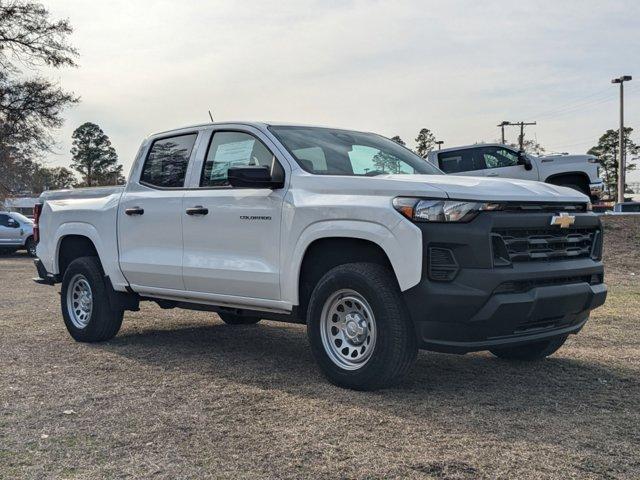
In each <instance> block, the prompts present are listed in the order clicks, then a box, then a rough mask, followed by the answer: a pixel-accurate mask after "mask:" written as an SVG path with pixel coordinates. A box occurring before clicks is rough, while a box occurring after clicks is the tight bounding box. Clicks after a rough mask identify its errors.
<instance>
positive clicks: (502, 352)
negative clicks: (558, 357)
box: [491, 336, 567, 361]
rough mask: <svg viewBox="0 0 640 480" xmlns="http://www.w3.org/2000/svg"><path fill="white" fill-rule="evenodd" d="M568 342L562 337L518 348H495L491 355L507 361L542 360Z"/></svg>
mask: <svg viewBox="0 0 640 480" xmlns="http://www.w3.org/2000/svg"><path fill="white" fill-rule="evenodd" d="M566 341H567V337H566V336H562V337H556V338H552V339H551V340H542V341H540V342H535V343H528V344H526V345H520V346H518V347H506V348H495V349H493V350H491V353H493V354H494V355H495V356H496V357H499V358H503V359H505V360H528V361H531V360H540V359H542V358H545V357H548V356H549V355H552V354H554V353H555V352H557V351H558V350H559V349H560V347H562V345H564V342H566Z"/></svg>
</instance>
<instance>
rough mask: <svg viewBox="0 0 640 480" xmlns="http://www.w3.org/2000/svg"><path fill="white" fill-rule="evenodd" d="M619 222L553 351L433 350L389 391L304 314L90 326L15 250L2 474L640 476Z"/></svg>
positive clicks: (629, 227) (634, 235) (148, 315)
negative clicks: (315, 340)
mask: <svg viewBox="0 0 640 480" xmlns="http://www.w3.org/2000/svg"><path fill="white" fill-rule="evenodd" d="M606 223H607V250H606V262H605V263H606V264H607V268H608V270H607V275H608V277H607V281H608V283H609V284H610V296H609V299H608V301H607V304H606V305H605V307H604V308H601V309H599V310H597V311H596V312H595V313H594V315H593V317H592V320H591V322H590V323H588V324H587V326H586V327H585V329H584V330H583V332H582V333H581V334H580V335H578V336H574V337H572V338H571V339H570V340H569V342H568V343H567V345H566V346H565V347H564V348H563V349H561V350H560V351H559V352H558V353H557V354H556V355H555V356H553V357H551V358H549V359H547V360H546V361H543V362H540V363H538V364H520V363H507V362H505V361H501V360H498V359H495V358H493V357H492V356H491V355H489V354H487V353H479V354H472V355H466V356H450V355H443V354H435V353H427V352H421V353H420V354H419V356H418V361H417V364H416V368H415V369H414V371H413V373H412V374H411V375H410V377H409V379H408V380H407V381H406V382H405V383H404V384H403V385H401V386H400V387H397V388H395V389H392V390H386V391H382V392H375V393H361V392H353V391H346V390H341V389H339V388H336V387H333V386H331V385H329V384H328V383H327V382H326V381H325V380H324V379H323V378H322V377H321V376H320V374H319V373H318V370H317V369H316V368H315V365H314V363H313V359H312V358H311V354H310V352H309V347H308V344H307V340H306V336H305V330H304V328H303V327H301V326H294V325H286V324H278V323H274V322H265V321H263V322H261V323H260V324H258V325H254V326H236V327H234V326H227V325H224V324H223V323H222V322H221V321H220V320H219V319H218V318H217V317H216V316H215V315H214V314H211V313H205V312H189V311H180V310H168V311H165V310H161V309H159V308H158V307H156V306H154V305H152V304H150V303H144V304H143V306H142V309H141V311H140V312H135V313H131V312H129V313H127V314H126V315H125V323H124V325H123V328H122V330H121V331H120V334H119V335H118V336H117V337H116V338H115V339H114V340H112V341H111V342H109V343H105V344H100V345H86V344H79V343H75V342H74V341H72V339H71V338H70V337H69V336H68V334H67V332H66V330H65V328H64V325H63V323H62V320H61V316H60V312H59V296H58V291H59V287H56V288H51V287H47V286H41V285H36V284H34V283H33V282H32V281H31V277H32V276H34V274H35V271H34V269H33V267H32V264H31V261H30V259H29V258H27V257H26V256H25V255H21V254H16V255H13V256H11V257H2V258H0V478H7V479H10V478H38V479H39V478H92V479H95V478H149V477H153V478H178V477H179V478H203V477H218V478H220V477H225V478H226V477H234V478H267V477H268V478H389V477H398V478H451V479H474V478H505V479H507V478H509V479H513V478H563V479H564V478H580V479H582V478H625V479H627V478H640V455H639V452H640V430H639V425H640V358H639V356H640V328H638V327H639V325H640V258H639V257H640V253H639V252H640V222H638V221H635V220H633V221H632V220H628V219H620V218H615V219H607V222H606ZM632 245H633V247H632ZM634 248H635V251H634V250H633V249H634ZM631 273H635V274H636V275H635V276H632V275H631Z"/></svg>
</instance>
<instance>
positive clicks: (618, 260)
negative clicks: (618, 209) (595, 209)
mask: <svg viewBox="0 0 640 480" xmlns="http://www.w3.org/2000/svg"><path fill="white" fill-rule="evenodd" d="M602 221H603V224H604V235H605V249H604V262H605V266H606V277H607V282H608V283H615V284H617V285H621V284H624V285H640V215H628V216H624V215H619V216H618V215H603V216H602Z"/></svg>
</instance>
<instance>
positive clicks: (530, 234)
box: [493, 226, 598, 262]
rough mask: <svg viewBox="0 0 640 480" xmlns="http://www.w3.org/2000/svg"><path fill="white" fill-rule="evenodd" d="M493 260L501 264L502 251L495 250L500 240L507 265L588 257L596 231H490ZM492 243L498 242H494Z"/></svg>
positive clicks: (574, 229) (573, 229)
mask: <svg viewBox="0 0 640 480" xmlns="http://www.w3.org/2000/svg"><path fill="white" fill-rule="evenodd" d="M493 234H494V237H498V238H497V239H495V238H494V242H493V243H494V252H493V253H494V260H495V261H499V262H504V261H505V260H507V259H506V258H503V257H504V256H505V252H504V250H503V252H499V251H497V250H499V249H497V248H496V246H495V245H496V243H497V244H500V243H501V242H500V241H499V240H498V239H500V240H502V243H503V244H504V247H505V249H506V255H507V256H508V260H509V261H511V262H531V261H550V260H566V259H574V258H584V257H589V256H591V255H592V248H593V243H594V241H595V240H596V238H597V235H598V229H597V228H571V229H560V228H558V227H555V226H554V227H551V228H538V229H515V228H509V229H498V230H494V231H493ZM495 240H498V241H497V242H496V241H495Z"/></svg>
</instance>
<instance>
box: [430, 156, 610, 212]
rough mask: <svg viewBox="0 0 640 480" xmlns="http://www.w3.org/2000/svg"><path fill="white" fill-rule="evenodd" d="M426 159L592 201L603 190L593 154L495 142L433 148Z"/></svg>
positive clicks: (459, 171)
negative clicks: (569, 191)
mask: <svg viewBox="0 0 640 480" xmlns="http://www.w3.org/2000/svg"><path fill="white" fill-rule="evenodd" d="M427 160H428V161H429V162H431V163H432V164H433V165H435V166H437V167H439V168H440V169H441V170H442V171H443V172H445V173H449V174H452V175H472V176H485V177H499V178H518V179H523V180H538V181H541V182H546V183H551V184H553V185H560V186H564V187H569V188H573V189H574V190H578V191H579V192H581V193H584V194H585V195H588V196H590V197H591V198H592V199H593V200H596V199H599V198H600V197H601V196H602V193H603V192H604V183H603V181H602V180H601V179H600V178H599V171H598V159H597V158H596V157H594V156H593V155H566V154H562V155H560V154H559V155H545V156H542V157H538V156H535V155H531V154H528V153H524V152H519V151H517V150H514V149H513V148H511V147H508V146H506V145H502V144H498V143H494V144H475V145H467V146H463V147H453V148H446V149H442V150H434V151H432V152H430V153H429V155H428V157H427Z"/></svg>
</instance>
